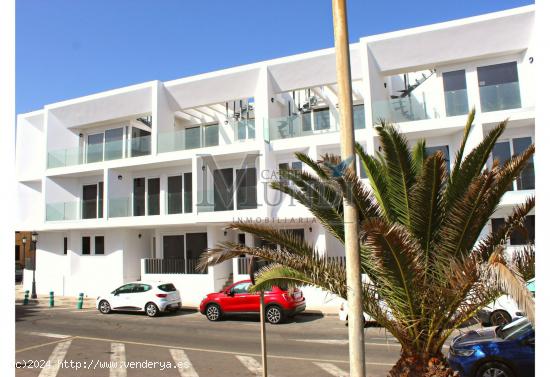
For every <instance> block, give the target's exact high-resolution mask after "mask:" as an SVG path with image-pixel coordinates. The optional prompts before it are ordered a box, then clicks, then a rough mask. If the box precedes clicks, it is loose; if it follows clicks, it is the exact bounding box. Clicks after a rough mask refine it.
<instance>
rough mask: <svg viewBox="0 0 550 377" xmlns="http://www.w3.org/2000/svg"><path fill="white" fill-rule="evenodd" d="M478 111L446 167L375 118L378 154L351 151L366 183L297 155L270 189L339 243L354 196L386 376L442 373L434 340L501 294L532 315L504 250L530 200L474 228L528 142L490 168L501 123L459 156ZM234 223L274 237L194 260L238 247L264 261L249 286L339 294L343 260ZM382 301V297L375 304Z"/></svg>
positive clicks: (331, 162) (368, 304)
mask: <svg viewBox="0 0 550 377" xmlns="http://www.w3.org/2000/svg"><path fill="white" fill-rule="evenodd" d="M474 114H475V112H474V111H472V112H471V113H470V115H469V118H468V121H467V124H466V126H465V129H464V137H463V140H462V144H461V146H460V148H459V150H458V152H457V154H456V156H455V158H454V164H453V168H452V169H451V171H447V167H446V166H447V164H446V161H445V158H444V156H443V154H442V153H441V152H437V153H435V154H433V155H431V156H427V153H426V148H425V144H424V142H419V143H417V144H416V145H415V146H414V148H413V150H412V151H410V150H409V148H408V146H407V140H406V139H405V137H404V136H403V135H402V134H400V133H399V132H398V130H397V129H396V128H395V127H394V126H392V125H389V124H385V123H383V122H382V123H381V125H379V126H377V127H376V131H377V133H378V136H379V140H380V143H381V147H382V152H381V153H378V154H377V155H376V156H372V155H368V154H366V153H365V151H364V150H363V149H362V148H361V146H359V145H357V147H356V150H357V153H358V155H359V156H360V160H361V162H362V164H363V166H364V168H365V171H366V172H367V175H368V181H369V184H368V185H367V184H364V183H363V182H362V181H361V180H360V179H359V178H358V177H357V176H356V175H355V174H352V173H351V172H349V171H348V170H347V169H346V170H345V171H343V172H342V171H339V169H335V167H336V166H342V164H340V165H338V164H339V161H340V160H339V158H337V157H335V156H325V157H324V158H323V160H322V161H314V160H312V159H311V158H309V157H308V156H307V155H304V154H301V153H297V154H296V156H297V158H298V159H299V160H301V161H302V162H303V163H305V164H306V165H307V166H308V167H309V168H310V169H311V170H312V172H313V173H309V172H305V171H296V170H285V171H281V172H280V175H281V176H282V178H284V179H283V180H281V181H279V182H273V183H272V187H273V188H275V189H276V190H279V191H281V192H283V193H286V194H288V195H290V196H291V197H293V198H294V199H295V200H297V201H298V202H300V203H302V204H303V205H304V206H306V207H307V208H308V209H309V210H310V212H311V213H312V214H313V215H314V216H315V217H316V219H317V221H319V222H320V223H321V224H322V225H323V226H324V227H325V228H326V229H327V230H328V231H329V232H330V233H331V234H332V235H333V236H334V237H335V238H336V239H337V240H339V241H340V242H342V243H343V242H344V224H343V210H342V202H343V200H349V201H353V202H354V203H355V205H356V207H357V209H358V213H359V214H358V217H359V218H358V221H359V224H360V229H361V234H360V244H361V268H362V272H363V273H364V274H366V275H367V277H368V282H367V283H365V284H364V286H363V292H362V295H363V309H364V311H365V312H366V313H368V314H369V315H370V316H371V317H372V318H374V319H375V320H376V321H377V322H378V323H379V324H381V325H382V326H383V327H385V328H386V329H387V330H388V331H389V332H390V333H391V334H392V335H393V336H395V338H396V339H397V340H398V341H399V342H400V343H401V346H402V349H401V357H400V359H399V360H398V361H397V363H396V364H395V366H394V367H393V368H392V369H391V370H390V372H389V375H390V376H451V375H454V372H452V371H451V370H450V369H449V368H448V367H447V364H446V360H445V358H444V356H443V354H442V351H441V350H442V346H443V343H444V342H445V340H446V339H447V338H448V337H449V336H450V335H451V333H452V332H453V330H455V329H457V328H459V327H460V326H463V325H464V324H466V323H467V322H468V321H469V320H471V319H472V317H474V316H475V315H476V312H477V311H478V310H479V309H480V308H482V307H484V306H485V305H487V304H488V303H489V302H490V301H492V300H493V299H494V298H496V297H497V296H498V295H500V294H501V293H502V292H505V293H508V294H509V295H511V296H512V297H513V298H514V299H516V301H517V302H518V304H519V306H520V308H521V309H522V310H524V311H525V312H526V313H527V316H528V317H529V318H530V319H531V321H533V323H534V302H533V300H532V298H531V295H530V294H529V292H528V291H527V289H526V288H525V284H524V281H523V279H522V277H521V276H520V274H519V273H518V272H517V269H516V268H515V266H514V265H513V263H512V262H511V261H510V260H509V259H508V258H506V257H505V254H504V247H505V244H506V241H507V240H508V238H509V236H510V234H511V232H512V231H514V230H515V229H518V228H521V227H522V226H523V222H524V220H525V216H526V215H527V214H528V213H529V212H530V211H531V210H532V209H533V208H534V205H535V200H534V198H529V199H527V200H526V201H525V203H523V204H522V205H519V206H517V207H515V208H514V210H513V212H512V214H511V215H510V216H508V217H507V218H506V219H505V222H504V225H502V226H501V227H500V228H499V229H498V230H495V231H494V232H491V233H489V234H488V235H483V230H484V228H485V227H486V224H487V222H488V221H489V219H490V218H491V216H492V214H493V213H494V211H495V210H496V208H497V206H498V204H499V202H500V199H501V198H502V196H503V195H504V194H505V193H506V191H507V190H508V189H509V187H510V185H511V184H512V182H513V181H514V179H516V178H517V177H518V175H519V174H520V172H521V171H522V169H523V167H524V166H525V165H526V163H527V162H528V160H529V158H530V157H531V156H532V155H533V153H534V151H535V148H534V146H531V147H529V148H528V149H527V150H525V152H523V153H522V154H520V155H518V156H514V157H512V158H511V159H510V160H508V161H505V162H502V163H499V162H498V161H494V163H493V164H492V165H490V166H489V165H488V162H487V161H488V158H489V156H490V154H491V151H492V149H493V146H494V145H495V142H496V141H497V139H498V138H499V136H500V135H502V133H503V131H504V130H505V127H506V121H505V122H502V123H500V124H499V125H498V126H496V127H495V128H494V129H492V130H491V131H490V132H488V134H487V135H486V136H485V138H484V139H483V141H482V142H481V143H480V144H479V145H477V146H476V147H475V148H474V149H472V150H471V152H470V153H468V154H467V155H465V154H466V153H465V146H466V142H467V140H468V136H469V134H470V131H471V129H472V123H473V120H474ZM231 227H233V228H235V229H238V230H240V231H243V232H248V233H251V234H253V235H255V236H257V237H259V238H262V239H264V240H266V241H268V242H270V243H272V244H277V245H279V248H278V249H277V250H274V249H273V248H268V247H247V246H243V245H240V244H236V243H231V242H224V243H221V244H219V245H218V246H217V247H216V248H214V249H210V250H209V251H208V252H206V253H204V254H203V257H202V266H203V267H204V266H207V265H212V264H217V263H220V262H223V261H226V260H229V259H231V258H233V257H236V256H239V255H241V254H248V255H249V256H253V257H257V258H261V259H263V260H267V261H271V262H273V263H272V264H271V265H269V266H267V267H264V268H262V269H261V270H260V271H259V273H258V276H257V277H256V284H255V286H254V287H252V289H253V290H256V291H257V290H262V289H265V288H267V287H270V286H272V285H277V284H289V285H291V286H300V285H310V286H316V287H319V288H322V289H324V290H327V291H330V292H333V293H335V294H336V295H338V296H340V297H342V298H344V299H345V298H346V278H345V276H346V275H345V267H344V266H342V265H341V264H340V263H339V262H337V261H334V260H331V259H329V258H325V257H323V256H320V255H319V254H318V253H317V252H316V250H315V248H314V247H313V246H312V245H310V244H309V243H308V242H306V241H304V240H303V239H301V238H299V237H297V236H296V235H293V234H291V233H289V232H285V231H284V230H278V229H275V228H273V227H269V226H263V225H258V224H247V223H235V224H231ZM381 302H383V304H382V305H381V304H380V303H381Z"/></svg>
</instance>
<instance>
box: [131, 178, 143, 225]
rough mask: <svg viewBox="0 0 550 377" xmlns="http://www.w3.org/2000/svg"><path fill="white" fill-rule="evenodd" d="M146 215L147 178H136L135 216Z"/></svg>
mask: <svg viewBox="0 0 550 377" xmlns="http://www.w3.org/2000/svg"><path fill="white" fill-rule="evenodd" d="M143 215H145V178H134V216H143Z"/></svg>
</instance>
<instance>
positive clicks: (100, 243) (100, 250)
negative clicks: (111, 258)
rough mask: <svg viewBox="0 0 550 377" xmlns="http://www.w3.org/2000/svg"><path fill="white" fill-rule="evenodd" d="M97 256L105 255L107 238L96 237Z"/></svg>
mask: <svg viewBox="0 0 550 377" xmlns="http://www.w3.org/2000/svg"><path fill="white" fill-rule="evenodd" d="M94 241H95V245H94V246H95V254H96V255H97V254H105V237H103V236H95V237H94Z"/></svg>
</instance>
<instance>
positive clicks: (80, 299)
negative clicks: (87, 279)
mask: <svg viewBox="0 0 550 377" xmlns="http://www.w3.org/2000/svg"><path fill="white" fill-rule="evenodd" d="M83 304H84V293H79V294H78V301H77V303H76V308H77V309H82V305H83Z"/></svg>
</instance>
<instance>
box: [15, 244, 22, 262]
mask: <svg viewBox="0 0 550 377" xmlns="http://www.w3.org/2000/svg"><path fill="white" fill-rule="evenodd" d="M20 259H21V247H20V246H19V245H15V261H16V262H19V260H20Z"/></svg>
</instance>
